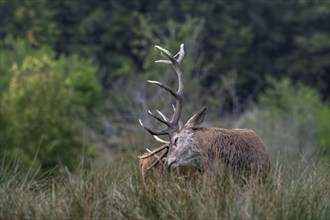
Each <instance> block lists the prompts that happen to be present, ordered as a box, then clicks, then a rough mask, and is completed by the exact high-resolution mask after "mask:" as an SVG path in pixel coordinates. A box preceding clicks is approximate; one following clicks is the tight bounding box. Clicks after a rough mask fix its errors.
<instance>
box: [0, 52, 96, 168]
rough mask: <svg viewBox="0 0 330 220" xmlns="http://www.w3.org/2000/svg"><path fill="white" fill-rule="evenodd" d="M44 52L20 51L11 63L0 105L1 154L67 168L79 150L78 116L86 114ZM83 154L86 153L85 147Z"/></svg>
mask: <svg viewBox="0 0 330 220" xmlns="http://www.w3.org/2000/svg"><path fill="white" fill-rule="evenodd" d="M55 65H56V61H55V60H53V59H51V58H50V57H49V56H47V55H43V56H41V57H30V56H28V57H26V58H25V59H24V61H23V62H22V64H21V65H20V66H19V65H13V68H12V73H13V76H12V78H11V80H10V84H9V88H8V91H7V92H6V93H4V94H3V96H2V99H1V109H0V126H1V127H0V128H1V135H0V144H1V148H0V151H1V154H2V155H6V157H7V158H9V159H8V161H10V160H14V159H19V160H21V162H22V163H23V165H24V166H23V167H30V166H33V167H41V168H42V169H43V170H47V169H50V168H53V167H54V166H56V165H57V164H59V163H62V164H64V165H66V166H68V168H69V169H71V168H74V167H76V166H77V163H78V161H80V160H81V156H82V155H83V146H84V143H83V141H82V140H83V132H82V128H81V126H80V125H79V123H78V121H79V120H80V119H83V118H84V116H85V114H86V108H85V106H84V103H83V102H81V101H80V99H79V96H78V95H77V94H78V93H77V91H76V90H75V89H74V88H73V87H72V86H71V85H69V84H67V83H66V82H65V79H64V78H63V76H61V75H60V74H58V73H56V72H54V66H55ZM84 153H86V154H87V155H88V154H89V153H91V151H90V149H89V148H88V147H86V152H84Z"/></svg>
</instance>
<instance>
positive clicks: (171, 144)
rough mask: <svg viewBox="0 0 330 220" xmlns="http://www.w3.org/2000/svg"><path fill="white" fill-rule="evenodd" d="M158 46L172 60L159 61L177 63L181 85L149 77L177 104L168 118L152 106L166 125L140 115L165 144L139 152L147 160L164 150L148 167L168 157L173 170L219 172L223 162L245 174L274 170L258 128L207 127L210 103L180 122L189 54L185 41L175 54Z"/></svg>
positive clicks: (148, 130)
mask: <svg viewBox="0 0 330 220" xmlns="http://www.w3.org/2000/svg"><path fill="white" fill-rule="evenodd" d="M155 48H156V49H158V50H160V51H161V52H163V53H164V54H165V55H166V56H167V58H168V60H157V61H155V62H156V63H162V64H166V65H171V66H172V67H173V69H174V71H175V72H176V75H177V78H178V89H177V91H174V90H173V89H172V88H170V87H169V86H167V85H165V84H163V83H161V82H158V81H153V80H148V82H149V83H151V84H153V85H156V86H159V87H160V88H162V89H164V90H165V91H167V92H168V93H169V94H170V95H171V96H173V97H174V99H175V106H174V108H173V109H174V113H173V116H172V118H171V119H168V118H167V117H166V116H165V115H164V114H163V113H162V112H160V111H159V110H156V112H157V113H158V114H156V113H154V112H151V111H150V110H148V113H149V114H150V115H151V116H152V117H153V118H155V119H156V120H158V121H159V122H161V123H162V124H164V125H166V128H164V129H161V130H155V129H152V128H150V127H148V126H146V125H144V124H143V122H142V121H141V119H139V123H140V125H141V126H142V127H143V128H144V129H145V130H146V131H147V132H148V133H150V134H151V135H153V136H154V137H155V138H156V139H157V140H158V141H161V142H163V143H164V145H163V146H161V147H159V148H157V149H154V150H153V151H150V152H148V153H146V154H144V155H143V156H139V158H140V160H146V159H147V158H150V157H152V156H153V155H156V154H157V155H158V154H159V152H162V153H161V155H159V156H158V158H157V159H155V160H154V162H153V164H152V165H151V166H149V167H148V168H147V169H152V168H153V167H154V166H156V165H157V164H158V163H159V162H160V161H165V167H166V169H167V170H169V171H171V170H173V169H181V168H186V167H190V168H194V169H196V170H197V171H199V172H201V173H216V172H217V170H218V169H219V167H220V166H219V165H221V166H222V167H224V169H226V170H228V171H230V172H233V173H237V174H240V175H243V176H244V177H247V176H252V175H256V176H258V178H260V179H262V180H263V179H265V178H266V177H267V175H268V174H269V172H270V160H269V155H268V153H267V151H266V147H265V144H264V142H263V140H262V139H261V137H260V136H259V135H258V134H257V133H256V132H255V131H253V130H250V129H226V128H216V127H203V126H202V123H203V121H204V118H205V115H206V110H207V108H206V107H203V108H202V109H201V110H200V111H199V112H197V113H196V114H194V115H193V116H192V117H191V118H190V119H189V120H188V121H187V122H186V123H185V124H184V125H180V123H179V121H180V117H181V113H182V108H183V91H184V80H183V72H182V68H181V64H182V61H183V58H184V55H185V52H184V45H183V44H181V46H180V50H179V52H178V53H177V54H176V55H172V53H171V52H169V51H168V50H167V49H165V48H162V47H160V46H157V45H156V46H155ZM164 135H166V136H168V141H164V140H162V139H160V138H159V137H160V136H164Z"/></svg>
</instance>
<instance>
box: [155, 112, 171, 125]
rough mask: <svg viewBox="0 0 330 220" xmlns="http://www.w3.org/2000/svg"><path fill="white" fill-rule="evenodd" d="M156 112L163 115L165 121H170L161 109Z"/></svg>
mask: <svg viewBox="0 0 330 220" xmlns="http://www.w3.org/2000/svg"><path fill="white" fill-rule="evenodd" d="M156 112H157V113H158V114H159V115H160V116H162V118H163V119H164V120H165V121H168V122H169V121H170V119H169V118H168V117H166V115H164V114H163V113H162V112H161V111H159V110H158V109H156Z"/></svg>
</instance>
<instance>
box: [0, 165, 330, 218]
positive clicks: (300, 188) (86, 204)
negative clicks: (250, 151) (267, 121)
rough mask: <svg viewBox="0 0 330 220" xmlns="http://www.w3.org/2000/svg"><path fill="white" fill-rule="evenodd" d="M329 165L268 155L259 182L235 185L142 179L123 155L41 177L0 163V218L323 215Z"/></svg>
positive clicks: (328, 201)
mask: <svg viewBox="0 0 330 220" xmlns="http://www.w3.org/2000/svg"><path fill="white" fill-rule="evenodd" d="M329 168H330V167H329V166H328V165H326V164H323V165H322V164H318V165H316V164H315V165H310V166H307V167H306V166H305V165H301V166H299V167H296V168H294V169H293V168H292V167H290V166H288V165H286V164H281V165H280V164H276V163H275V164H273V168H272V172H271V174H270V176H269V178H268V179H267V181H266V183H265V184H263V185H260V184H256V183H255V182H254V181H250V182H249V183H248V184H246V185H242V184H241V183H238V182H236V181H235V180H234V179H232V178H221V177H220V176H217V177H214V176H213V177H210V176H202V177H201V178H198V179H194V180H191V181H181V180H180V179H178V178H176V177H174V176H171V175H170V176H167V177H159V178H157V180H156V183H154V184H152V183H145V184H144V183H143V182H142V181H141V178H140V175H139V170H138V169H137V160H131V159H127V161H125V160H122V161H121V162H119V163H118V162H116V163H109V164H107V165H106V166H103V167H100V168H98V169H95V170H93V171H89V172H85V171H84V170H83V169H78V170H77V172H76V173H75V174H72V173H70V172H67V170H65V169H60V171H61V172H56V174H54V175H49V174H45V175H47V176H44V177H40V174H37V173H29V174H23V173H20V168H19V165H17V164H16V165H13V166H12V167H5V166H2V167H1V174H0V175H1V176H0V219H311V220H314V219H329V217H330V172H329V170H330V169H329ZM34 174H36V175H34Z"/></svg>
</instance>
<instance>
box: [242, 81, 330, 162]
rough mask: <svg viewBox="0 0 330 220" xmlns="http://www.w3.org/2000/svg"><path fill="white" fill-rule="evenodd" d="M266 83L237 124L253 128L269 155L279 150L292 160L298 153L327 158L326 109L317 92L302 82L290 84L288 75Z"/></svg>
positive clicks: (329, 152)
mask: <svg viewBox="0 0 330 220" xmlns="http://www.w3.org/2000/svg"><path fill="white" fill-rule="evenodd" d="M270 84H271V87H270V88H268V89H267V90H266V91H265V93H264V94H263V95H261V96H260V98H259V107H258V109H254V110H253V111H249V112H247V113H245V115H243V116H242V117H241V119H240V122H239V123H238V126H240V127H249V128H254V129H256V130H257V131H258V132H259V133H260V134H261V136H262V137H263V138H264V140H265V142H266V145H267V146H268V149H269V151H271V152H272V153H271V155H273V156H276V155H277V153H278V152H280V154H279V155H278V156H279V157H281V158H282V159H284V160H286V159H292V160H293V161H294V160H299V159H300V157H299V155H302V156H303V159H304V160H306V161H309V160H310V159H311V158H312V157H313V156H314V155H315V153H319V154H320V155H322V156H323V158H324V159H325V160H326V161H328V162H329V161H330V138H329V133H330V124H329V121H330V109H329V107H328V106H327V105H326V104H324V103H323V102H322V101H321V98H320V95H319V93H318V92H317V91H316V90H315V89H312V88H310V87H308V86H304V85H302V84H298V85H295V86H293V85H292V83H291V81H290V80H288V79H283V80H281V81H275V80H270ZM276 151H277V152H276ZM273 159H275V158H273ZM281 161H282V160H281ZM293 161H292V162H293Z"/></svg>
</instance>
